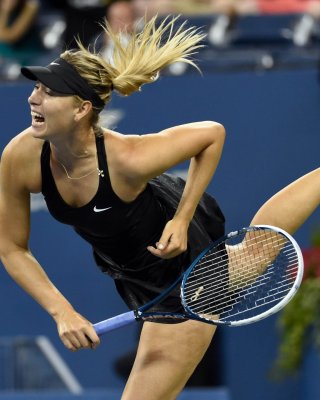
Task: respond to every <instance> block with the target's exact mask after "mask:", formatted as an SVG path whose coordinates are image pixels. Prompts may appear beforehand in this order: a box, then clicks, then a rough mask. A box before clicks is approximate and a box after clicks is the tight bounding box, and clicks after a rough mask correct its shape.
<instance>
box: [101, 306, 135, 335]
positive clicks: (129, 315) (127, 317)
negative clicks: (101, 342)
mask: <svg viewBox="0 0 320 400" xmlns="http://www.w3.org/2000/svg"><path fill="white" fill-rule="evenodd" d="M135 321H136V317H135V312H134V311H128V312H125V313H123V314H120V315H116V316H115V317H112V318H108V319H105V320H104V321H100V322H97V323H96V324H93V327H94V329H95V331H96V332H97V335H99V336H100V335H103V334H104V333H106V332H110V331H113V330H115V329H118V328H121V327H122V326H125V325H129V324H131V323H133V322H135Z"/></svg>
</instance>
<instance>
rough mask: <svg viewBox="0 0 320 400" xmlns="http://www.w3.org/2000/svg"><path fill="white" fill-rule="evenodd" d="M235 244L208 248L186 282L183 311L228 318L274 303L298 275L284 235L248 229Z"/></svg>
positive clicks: (291, 252) (294, 253)
mask: <svg viewBox="0 0 320 400" xmlns="http://www.w3.org/2000/svg"><path fill="white" fill-rule="evenodd" d="M235 240H237V241H238V243H237V244H234V242H235ZM235 240H233V239H232V240H230V241H229V240H228V241H227V242H226V247H225V246H223V247H221V246H220V248H218V249H217V248H213V249H211V251H209V253H207V254H206V255H205V256H204V257H203V258H202V259H200V261H199V262H198V264H197V265H196V266H195V268H194V269H193V271H192V273H191V274H190V275H189V277H188V280H187V282H186V284H185V288H184V298H185V302H186V305H187V307H189V308H190V310H191V311H192V312H194V313H196V314H198V315H200V316H202V317H204V318H206V319H217V318H219V319H220V320H223V319H231V318H234V317H235V316H237V315H239V314H243V313H248V312H251V313H252V312H254V310H256V309H259V308H261V307H265V306H266V305H268V304H270V303H274V302H279V301H280V300H281V299H282V298H284V297H285V296H286V294H287V293H288V292H289V291H290V289H291V287H292V285H293V284H294V281H295V278H296V276H297V267H298V259H297V256H296V251H295V249H294V247H293V246H292V245H291V243H290V242H288V241H287V239H286V238H285V237H284V236H283V235H281V234H279V233H275V232H258V234H256V232H255V231H253V232H250V233H249V234H248V233H247V234H246V235H245V236H244V235H242V237H237V238H236V239H235ZM239 241H240V243H239ZM231 246H232V248H231ZM228 247H229V251H228V250H227V249H228ZM230 248H231V250H230ZM230 266H231V267H230ZM239 266H240V267H239ZM230 274H232V277H231V278H230ZM235 282H237V284H235ZM231 288H232V290H230V289H231ZM218 315H220V317H218Z"/></svg>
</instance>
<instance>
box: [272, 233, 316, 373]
mask: <svg viewBox="0 0 320 400" xmlns="http://www.w3.org/2000/svg"><path fill="white" fill-rule="evenodd" d="M312 242H313V247H312V248H310V249H308V250H306V251H304V260H305V276H304V280H303V282H302V284H301V287H300V289H299V291H298V293H297V294H296V296H295V297H294V298H293V299H292V301H291V302H290V303H289V304H288V305H287V306H286V307H285V308H284V310H283V311H282V313H281V314H280V317H279V320H278V324H279V328H280V346H279V349H278V358H277V360H276V362H275V367H274V370H273V375H274V376H275V377H282V376H284V375H292V374H294V373H295V372H298V370H299V367H300V366H301V363H302V361H303V355H304V350H305V349H306V347H307V346H309V345H310V344H311V345H314V346H315V347H316V348H318V349H319V351H320V235H319V231H317V233H316V234H315V235H313V240H312Z"/></svg>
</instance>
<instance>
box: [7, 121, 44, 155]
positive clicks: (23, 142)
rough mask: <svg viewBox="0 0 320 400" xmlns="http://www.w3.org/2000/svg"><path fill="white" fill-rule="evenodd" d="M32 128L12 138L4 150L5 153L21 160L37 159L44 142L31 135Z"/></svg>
mask: <svg viewBox="0 0 320 400" xmlns="http://www.w3.org/2000/svg"><path fill="white" fill-rule="evenodd" d="M30 131H31V130H30V128H27V129H25V130H24V131H22V132H21V133H19V134H18V135H17V136H15V137H14V138H12V139H11V140H10V142H9V143H8V144H7V146H6V147H5V149H4V152H5V153H8V154H11V155H12V156H14V157H16V158H20V159H22V160H23V159H25V158H29V157H31V158H32V157H35V156H36V155H37V154H38V152H39V151H41V149H42V146H43V143H44V142H43V140H41V139H36V138H34V137H33V136H32V135H31V132H30Z"/></svg>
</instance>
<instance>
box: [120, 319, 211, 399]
mask: <svg viewBox="0 0 320 400" xmlns="http://www.w3.org/2000/svg"><path fill="white" fill-rule="evenodd" d="M215 329H216V328H215V327H214V326H213V325H208V324H204V323H202V322H197V321H185V322H183V323H180V324H158V323H153V322H145V323H144V326H143V328H142V332H141V336H140V341H139V347H138V351H137V356H136V360H135V362H134V365H133V368H132V371H131V374H130V376H129V379H128V382H127V385H126V387H125V390H124V393H123V396H122V400H136V399H139V400H173V399H175V398H176V396H177V395H178V394H179V393H180V392H181V390H182V389H183V387H184V386H185V384H186V382H187V381H188V379H189V378H190V376H191V375H192V373H193V371H194V370H195V368H196V366H197V365H198V364H199V362H200V361H201V359H202V357H203V356H204V354H205V352H206V350H207V348H208V346H209V344H210V342H211V339H212V337H213V334H214V332H215Z"/></svg>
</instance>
